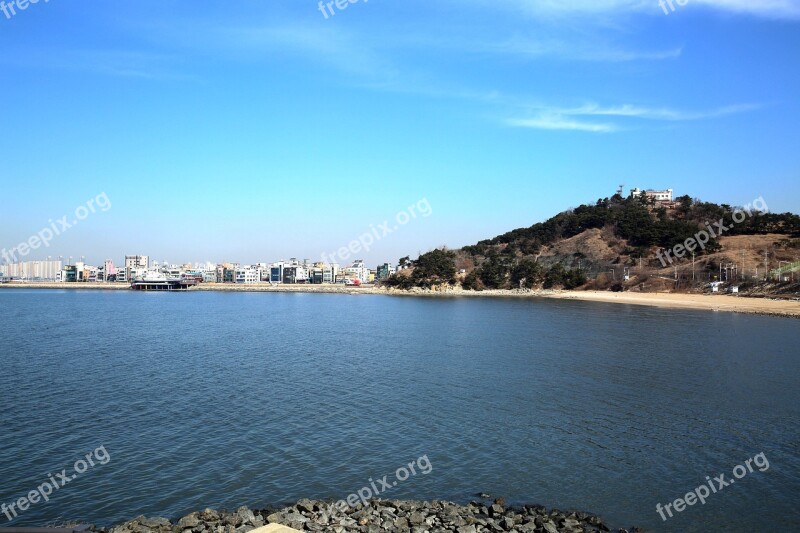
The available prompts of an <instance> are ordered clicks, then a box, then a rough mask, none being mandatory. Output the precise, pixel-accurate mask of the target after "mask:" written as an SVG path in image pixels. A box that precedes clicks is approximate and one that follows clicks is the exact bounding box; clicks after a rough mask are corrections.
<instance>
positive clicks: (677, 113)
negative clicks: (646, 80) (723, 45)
mask: <svg viewBox="0 0 800 533" xmlns="http://www.w3.org/2000/svg"><path fill="white" fill-rule="evenodd" d="M761 107H762V106H761V105H760V104H737V105H731V106H725V107H719V108H716V109H710V110H705V111H681V110H676V109H668V108H651V107H643V106H635V105H630V104H625V105H621V106H611V107H602V106H599V105H597V104H587V105H584V106H582V107H576V108H566V109H560V110H558V113H561V114H564V115H569V116H606V117H625V118H639V119H647V120H664V121H670V122H678V121H689V120H702V119H712V118H719V117H724V116H727V115H733V114H737V113H746V112H748V111H754V110H756V109H759V108H761Z"/></svg>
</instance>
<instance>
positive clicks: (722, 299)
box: [541, 291, 800, 318]
mask: <svg viewBox="0 0 800 533" xmlns="http://www.w3.org/2000/svg"><path fill="white" fill-rule="evenodd" d="M541 296H543V297H546V298H557V299H561V300H584V301H591V302H607V303H617V304H630V305H647V306H652V307H666V308H671V309H700V310H707V311H728V312H733V313H751V314H761V315H775V316H789V317H795V318H800V301H791V300H772V299H768V298H748V297H744V296H738V297H737V296H733V295H731V296H728V295H718V294H676V293H647V292H645V293H640V292H600V291H559V292H554V293H551V294H542V295H541Z"/></svg>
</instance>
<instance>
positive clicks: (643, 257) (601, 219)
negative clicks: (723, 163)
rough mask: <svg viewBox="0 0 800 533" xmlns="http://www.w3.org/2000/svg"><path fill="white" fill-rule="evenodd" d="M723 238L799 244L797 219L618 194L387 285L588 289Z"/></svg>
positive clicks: (754, 209)
mask: <svg viewBox="0 0 800 533" xmlns="http://www.w3.org/2000/svg"><path fill="white" fill-rule="evenodd" d="M720 227H722V228H725V231H724V232H722V233H723V235H724V236H725V237H735V236H745V235H782V236H785V237H786V239H785V241H786V242H785V243H783V244H784V246H789V247H792V246H795V247H796V246H797V241H796V240H795V239H797V238H800V216H798V215H796V214H792V213H784V214H775V213H770V212H768V211H767V205H766V203H764V201H763V200H758V201H756V202H754V203H753V205H750V206H744V207H736V206H731V205H727V204H715V203H711V202H703V201H700V200H697V199H692V198H691V197H690V196H682V197H680V198H677V200H676V202H675V204H674V205H673V206H670V207H669V208H667V207H664V206H659V205H657V204H656V203H655V202H654V201H652V200H649V199H647V198H645V197H644V196H642V197H628V198H623V197H622V196H620V195H615V196H613V197H611V198H602V199H599V200H597V202H596V203H594V204H586V205H581V206H579V207H577V208H575V209H570V210H567V211H564V212H562V213H560V214H558V215H556V216H554V217H552V218H550V219H549V220H547V221H545V222H540V223H537V224H534V225H533V226H531V227H528V228H519V229H515V230H512V231H509V232H508V233H505V234H503V235H499V236H497V237H495V238H493V239H488V240H483V241H480V242H478V243H477V244H475V245H471V246H465V247H464V248H462V249H460V250H433V251H431V252H428V253H427V254H422V255H421V256H420V257H419V258H418V259H417V260H416V261H411V260H410V258H403V259H401V266H404V265H405V266H407V267H409V268H407V269H406V270H403V271H401V272H399V273H398V274H397V275H396V276H393V278H392V279H390V280H389V282H388V284H389V285H395V286H399V287H412V286H421V287H430V286H433V285H437V284H441V283H449V284H457V283H461V284H462V285H463V286H464V288H468V289H475V290H479V289H482V288H517V287H521V286H527V287H535V286H537V285H540V286H545V287H547V286H562V287H565V288H575V287H578V286H582V285H585V284H586V283H587V282H588V281H589V279H590V278H592V277H597V276H598V275H599V274H600V273H602V272H603V271H608V267H609V266H610V267H611V268H612V269H613V268H614V267H615V266H617V265H619V266H621V267H623V268H624V266H625V265H631V266H633V265H638V266H639V267H642V268H644V267H651V268H653V269H658V268H663V267H664V264H663V263H661V264H659V262H658V261H657V260H656V252H658V251H659V250H663V249H671V248H672V247H674V246H675V245H676V244H679V243H683V242H686V241H687V239H692V238H693V237H695V236H696V234H697V233H698V232H699V231H701V230H705V231H707V232H714V233H713V235H714V238H711V239H710V240H709V242H708V243H707V244H706V245H705V246H704V248H703V249H697V250H696V255H699V256H704V255H708V254H715V253H718V252H720V250H721V248H722V244H721V239H719V238H718V237H719V235H716V233H717V232H720V229H719V228H720Z"/></svg>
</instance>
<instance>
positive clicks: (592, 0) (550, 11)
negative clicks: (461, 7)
mask: <svg viewBox="0 0 800 533" xmlns="http://www.w3.org/2000/svg"><path fill="white" fill-rule="evenodd" d="M471 1H472V3H475V4H487V5H489V4H493V5H494V6H495V7H497V6H498V5H500V6H505V7H506V8H512V9H515V10H518V11H521V12H524V13H527V14H529V15H533V16H537V17H559V16H565V15H591V16H599V15H615V14H618V15H623V14H631V13H652V14H663V13H664V11H663V9H662V8H661V7H659V3H658V0H471ZM674 1H675V0H673V2H674ZM676 7H677V6H676ZM699 7H703V8H710V9H713V10H716V11H724V12H729V13H739V14H746V15H754V16H759V17H766V18H780V19H784V18H788V19H800V0H689V2H688V4H687V5H686V6H682V7H681V9H694V8H699Z"/></svg>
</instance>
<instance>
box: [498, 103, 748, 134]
mask: <svg viewBox="0 0 800 533" xmlns="http://www.w3.org/2000/svg"><path fill="white" fill-rule="evenodd" d="M761 107H762V106H761V105H758V104H738V105H732V106H726V107H720V108H716V109H709V110H704V111H683V110H677V109H669V108H650V107H644V106H636V105H630V104H625V105H620V106H610V107H603V106H599V105H597V104H586V105H583V106H581V107H572V108H569V107H548V106H527V110H526V112H525V113H524V115H525V116H524V117H523V118H507V119H505V120H503V123H504V124H505V125H507V126H513V127H519V128H533V129H541V130H571V131H582V132H589V133H613V132H617V131H622V130H624V129H629V128H628V127H623V126H622V125H621V124H620V123H619V121H620V120H622V121H625V120H652V121H663V122H682V121H698V120H707V119H715V118H721V117H725V116H728V115H733V114H737V113H746V112H748V111H754V110H756V109H759V108H761ZM591 117H595V118H596V117H609V118H615V119H618V120H617V121H615V122H596V121H593V120H592V118H591Z"/></svg>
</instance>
